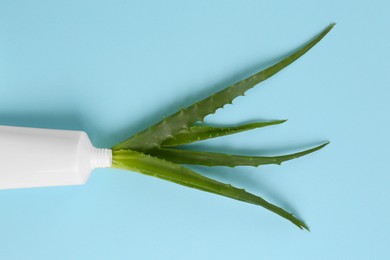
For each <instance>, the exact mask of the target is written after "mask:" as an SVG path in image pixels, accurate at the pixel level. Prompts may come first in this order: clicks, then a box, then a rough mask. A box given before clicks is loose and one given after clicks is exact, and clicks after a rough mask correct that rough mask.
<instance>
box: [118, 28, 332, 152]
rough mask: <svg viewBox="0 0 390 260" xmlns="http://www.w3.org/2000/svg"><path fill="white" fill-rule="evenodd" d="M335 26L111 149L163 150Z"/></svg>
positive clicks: (281, 67) (282, 66) (299, 55)
mask: <svg viewBox="0 0 390 260" xmlns="http://www.w3.org/2000/svg"><path fill="white" fill-rule="evenodd" d="M333 26H334V24H331V25H329V26H328V27H327V28H326V29H325V30H324V31H323V32H322V33H320V34H319V35H318V36H317V37H315V38H314V39H313V40H312V41H310V42H309V43H308V44H306V45H305V46H304V47H302V48H301V49H299V50H298V51H296V52H295V53H293V54H291V55H290V56H288V57H286V58H285V59H283V60H282V61H280V62H278V63H276V64H275V65H273V66H271V67H269V68H267V69H265V70H263V71H261V72H258V73H256V74H254V75H252V76H250V77H248V78H246V79H244V80H242V81H240V82H238V83H236V84H234V85H232V86H230V87H227V88H225V89H224V90H221V91H219V92H217V93H216V94H213V95H211V96H210V97H207V98H205V99H203V100H201V101H199V102H197V103H195V104H193V105H191V106H189V107H187V108H185V109H181V110H180V111H178V112H176V113H175V114H173V115H171V116H170V117H167V118H165V119H164V120H162V121H160V122H159V123H157V124H155V125H154V126H152V127H150V128H147V129H145V130H143V131H142V132H140V133H138V134H136V135H134V136H132V137H130V138H129V139H127V140H125V141H123V142H121V143H119V144H117V145H115V146H114V147H113V148H112V149H114V150H118V149H132V150H137V151H146V150H149V149H152V148H156V147H160V146H161V144H162V143H163V142H164V141H165V140H166V139H167V138H171V137H172V136H174V135H175V134H177V133H178V132H179V131H180V130H182V129H187V128H189V127H191V126H192V125H193V124H194V123H195V122H198V121H203V119H204V117H205V116H207V115H209V114H212V113H214V112H215V111H216V110H217V109H218V108H222V107H223V106H224V105H225V104H230V103H231V102H232V101H233V99H235V98H236V97H238V96H242V95H244V93H245V92H246V91H247V90H248V89H251V88H253V87H254V86H255V85H257V84H258V83H260V82H262V81H264V80H266V79H268V78H270V77H272V76H273V75H275V74H276V73H277V72H279V71H280V70H282V69H284V68H285V67H287V66H288V65H290V64H291V63H292V62H294V61H295V60H297V59H298V58H299V57H301V56H302V55H304V54H305V53H306V52H307V51H308V50H310V49H311V48H312V47H313V46H314V45H316V44H317V43H318V42H319V41H320V40H321V39H322V38H323V37H324V36H325V35H326V34H327V33H328V32H329V31H330V30H331V29H332V28H333Z"/></svg>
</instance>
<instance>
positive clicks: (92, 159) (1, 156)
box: [0, 126, 112, 189]
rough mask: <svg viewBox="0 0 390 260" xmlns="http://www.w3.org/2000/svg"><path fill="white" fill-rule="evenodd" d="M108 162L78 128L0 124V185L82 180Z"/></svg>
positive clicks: (108, 152) (107, 153)
mask: <svg viewBox="0 0 390 260" xmlns="http://www.w3.org/2000/svg"><path fill="white" fill-rule="evenodd" d="M111 162H112V155H111V150H109V149H97V148H95V147H93V145H92V143H91V141H90V140H89V138H88V135H87V134H86V133H85V132H82V131H69V130H53V129H41V128H27V127H12V126H0V189H13V188H27V187H43V186H58V185H77V184H84V183H85V182H86V181H87V180H88V178H89V176H90V174H91V171H92V170H93V169H94V168H98V167H110V166H111Z"/></svg>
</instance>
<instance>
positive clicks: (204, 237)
mask: <svg viewBox="0 0 390 260" xmlns="http://www.w3.org/2000/svg"><path fill="white" fill-rule="evenodd" d="M389 9H390V5H389V4H388V1H384V0H383V1H352V0H350V1H340V0H337V1H336V0H332V1H330V0H327V1H309V0H307V1H179V0H177V1H127V0H118V1H103V0H100V1H76V0H71V1H49V0H47V1H44V0H38V1H15V0H14V1H11V0H2V1H1V2H0V124H5V125H19V126H33V127H49V128H59V129H78V130H79V129H82V130H85V131H87V132H88V133H89V135H90V137H91V139H92V141H93V143H94V144H95V145H96V146H99V147H110V146H111V145H113V144H115V143H116V142H118V141H120V140H122V139H124V138H126V137H128V136H129V135H131V134H133V133H135V132H137V131H139V130H142V129H143V128H145V127H147V126H149V125H151V124H152V123H154V122H156V121H158V120H159V119H161V118H162V117H163V116H167V115H169V114H171V113H172V112H175V111H176V110H177V109H178V108H179V107H181V106H186V105H189V104H191V103H192V102H194V101H196V100H198V99H200V98H203V97H205V96H207V95H208V94H210V93H211V92H213V91H216V90H219V89H221V88H223V87H224V86H227V85H228V84H230V83H234V82H236V81H238V80H240V79H242V78H243V77H244V76H247V75H250V74H251V73H253V72H255V71H257V70H259V69H263V68H265V67H267V66H269V65H272V64H273V63H274V62H275V61H277V60H279V59H281V58H283V57H285V56H286V55H288V54H289V53H291V52H292V51H294V50H296V49H297V48H298V47H300V46H302V45H303V44H304V43H307V42H308V41H309V40H310V39H312V38H313V37H314V36H315V35H317V34H318V33H319V32H320V31H321V30H323V29H324V28H325V27H326V26H327V25H329V24H330V23H331V22H337V25H336V27H335V28H334V30H333V31H332V32H331V33H330V34H329V35H328V36H326V38H325V39H324V40H323V41H322V42H321V43H320V44H319V45H317V46H316V47H315V48H313V49H312V50H311V51H310V52H309V53H308V54H307V55H305V56H304V57H303V58H301V59H300V60H299V61H297V62H296V63H294V64H293V65H291V66H290V67H288V68H287V69H286V70H284V71H283V72H281V73H279V74H278V75H277V76H275V77H273V78H272V79H270V80H268V81H266V82H264V83H262V84H261V85H259V86H257V87H256V88H255V89H253V90H251V91H249V92H248V93H247V96H246V97H241V98H238V99H236V100H235V102H234V105H233V106H227V107H226V108H225V109H224V110H219V111H218V113H217V114H216V115H213V116H210V117H207V120H206V121H207V122H208V123H216V124H234V123H240V122H246V121H252V120H259V119H262V120H269V119H285V118H287V119H289V121H288V122H286V123H285V124H283V125H279V126H273V127H269V128H264V129H258V130H254V131H251V132H247V133H242V134H239V135H236V136H231V137H226V138H222V139H219V140H213V141H212V142H209V143H207V144H206V143H203V144H201V145H198V146H197V147H199V146H201V147H202V148H204V149H208V150H210V151H226V150H230V151H231V152H237V153H239V152H241V153H245V152H248V151H249V152H255V153H259V154H260V153H262V154H277V153H283V152H291V151H296V150H299V149H303V148H307V147H310V146H311V145H315V144H318V143H321V142H322V141H326V140H331V144H330V145H329V146H328V147H326V148H325V149H323V150H321V151H319V152H317V153H315V154H312V155H309V156H307V157H304V158H301V159H297V160H294V161H291V162H287V163H285V164H283V165H282V166H267V167H262V168H250V167H239V168H236V169H230V168H223V167H221V168H217V169H208V168H201V167H197V168H196V169H197V170H198V171H200V172H202V173H204V174H206V175H207V176H210V177H213V178H217V179H219V180H222V181H225V182H230V183H232V184H234V185H236V186H240V187H245V188H247V190H249V191H251V192H254V193H256V194H259V195H262V196H264V197H265V198H267V199H268V200H270V201H271V202H274V203H276V204H278V205H281V206H282V207H284V208H286V209H288V210H290V211H292V212H294V213H295V214H296V215H297V216H299V217H300V218H302V219H303V220H304V221H305V222H306V223H307V224H308V225H309V226H310V228H311V232H310V233H309V232H305V231H300V230H299V229H297V228H296V227H295V226H293V225H291V224H290V223H289V222H287V221H285V220H283V219H282V218H280V217H278V216H276V215H274V214H272V213H269V212H267V211H266V210H263V209H262V208H259V207H256V206H253V205H248V204H244V203H240V202H236V201H233V200H229V199H226V198H223V197H219V196H215V195H212V194H206V193H202V192H199V191H196V190H191V189H187V188H185V187H181V186H178V185H175V184H171V183H168V182H164V181H161V180H159V179H154V178H151V177H146V176H143V175H140V174H137V173H133V172H125V171H119V170H111V169H101V170H96V171H95V172H94V173H93V175H92V176H91V178H90V180H89V182H88V183H87V184H86V185H85V186H77V187H58V188H56V187H55V188H40V189H24V190H2V191H0V205H1V213H0V258H1V259H268V260H272V259H390V253H389V240H390V235H389V234H390V217H389V214H390V206H389V202H390V192H389V184H390V167H389V164H388V162H389V155H390V153H389V146H390V135H389V133H390V121H389V120H390V105H389V98H390V91H389V89H390V73H389V69H390V65H389V60H390V31H389V29H390V28H389V25H390V16H389V14H388V13H389V12H388V11H389ZM21 149H22V147H21ZM0 159H1V158H0ZM20 160H21V163H23V158H20Z"/></svg>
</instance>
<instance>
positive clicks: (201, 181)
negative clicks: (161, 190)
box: [112, 150, 309, 230]
mask: <svg viewBox="0 0 390 260" xmlns="http://www.w3.org/2000/svg"><path fill="white" fill-rule="evenodd" d="M112 165H113V167H115V168H120V169H125V170H130V171H137V172H140V173H143V174H145V175H150V176H154V177H157V178H160V179H164V180H167V181H171V182H174V183H177V184H181V185H184V186H187V187H190V188H195V189H199V190H202V191H206V192H211V193H215V194H218V195H222V196H225V197H229V198H232V199H235V200H239V201H243V202H247V203H251V204H255V205H258V206H262V207H264V208H266V209H268V210H270V211H272V212H274V213H276V214H278V215H279V216H281V217H283V218H285V219H287V220H289V221H291V222H292V223H293V224H295V225H296V226H297V227H299V228H300V229H307V230H309V228H308V227H307V226H306V224H305V223H303V222H302V221H301V220H299V219H297V218H296V217H294V216H293V215H292V214H291V213H289V212H287V211H285V210H284V209H282V208H280V207H277V206H275V205H273V204H271V203H269V202H267V201H266V200H264V199H263V198H261V197H259V196H256V195H253V194H251V193H249V192H246V191H245V190H243V189H238V188H236V187H233V186H231V185H228V184H224V183H221V182H218V181H215V180H213V179H210V178H207V177H205V176H203V175H200V174H198V173H196V172H194V171H192V170H190V169H187V168H185V167H183V166H181V165H178V164H174V163H171V162H169V161H165V160H161V159H158V158H155V157H153V156H150V155H145V154H143V153H140V152H136V151H132V150H116V151H113V164H112Z"/></svg>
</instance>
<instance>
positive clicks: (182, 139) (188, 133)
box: [161, 120, 286, 147]
mask: <svg viewBox="0 0 390 260" xmlns="http://www.w3.org/2000/svg"><path fill="white" fill-rule="evenodd" d="M284 122H286V120H276V121H269V122H255V123H250V124H243V125H239V126H229V127H211V126H205V125H196V126H192V127H190V128H189V129H183V130H181V131H180V132H178V133H177V134H175V135H174V136H173V137H171V138H168V139H166V140H165V141H164V142H163V143H162V144H161V146H162V147H169V146H178V145H183V144H189V143H193V142H198V141H202V140H207V139H210V138H215V137H220V136H225V135H231V134H235V133H239V132H243V131H248V130H252V129H255V128H260V127H265V126H270V125H277V124H281V123H284Z"/></svg>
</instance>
